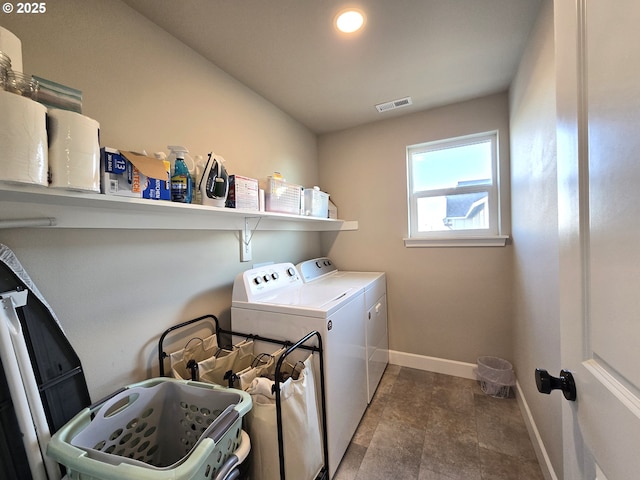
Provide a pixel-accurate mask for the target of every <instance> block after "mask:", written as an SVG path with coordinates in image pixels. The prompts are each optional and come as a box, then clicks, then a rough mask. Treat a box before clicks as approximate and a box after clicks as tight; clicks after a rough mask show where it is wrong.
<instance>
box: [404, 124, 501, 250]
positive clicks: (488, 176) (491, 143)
mask: <svg viewBox="0 0 640 480" xmlns="http://www.w3.org/2000/svg"><path fill="white" fill-rule="evenodd" d="M497 140H498V134H497V132H492V133H484V134H478V135H470V136H465V137H459V138H453V139H447V140H441V141H436V142H430V143H424V144H420V145H412V146H410V147H408V148H407V171H408V187H409V188H408V192H409V199H408V200H409V237H410V238H409V239H407V240H406V241H405V244H406V245H407V246H425V245H426V244H428V243H429V242H426V241H432V240H435V241H437V242H436V243H437V244H438V245H442V244H443V240H454V241H455V240H465V241H464V242H460V243H462V244H466V245H468V244H474V245H475V244H477V245H492V244H494V243H493V240H495V239H498V240H499V241H498V243H496V244H502V245H504V240H505V239H506V237H504V236H501V235H500V205H499V202H500V194H499V182H498V180H499V178H498V177H499V175H498V171H499V170H498V152H497ZM454 243H456V242H454Z"/></svg>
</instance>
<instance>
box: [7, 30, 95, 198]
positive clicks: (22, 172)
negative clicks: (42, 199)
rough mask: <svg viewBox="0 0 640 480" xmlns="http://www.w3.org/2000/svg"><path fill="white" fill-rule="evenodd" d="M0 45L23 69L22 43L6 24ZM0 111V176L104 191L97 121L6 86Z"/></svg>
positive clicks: (17, 67) (14, 66)
mask: <svg viewBox="0 0 640 480" xmlns="http://www.w3.org/2000/svg"><path fill="white" fill-rule="evenodd" d="M0 51H2V52H4V53H5V54H7V55H8V56H9V57H10V58H11V69H12V70H14V71H17V72H22V43H21V41H20V39H19V38H18V37H16V36H15V35H14V34H13V33H12V32H10V31H9V30H7V29H5V28H3V27H0ZM0 112H2V115H0V181H5V182H12V183H25V184H32V185H43V186H46V185H48V175H50V181H51V186H52V187H54V188H66V189H71V190H81V191H91V192H99V191H100V145H99V128H100V125H99V124H98V122H96V121H95V120H93V119H91V118H89V117H85V116H84V115H81V114H80V113H77V112H72V111H68V110H61V109H56V108H49V110H47V107H45V106H44V105H42V104H40V103H38V102H36V101H34V100H32V99H30V98H26V97H22V96H20V95H16V94H14V93H10V92H5V91H2V90H0ZM47 114H48V116H49V122H48V123H49V126H48V131H47Z"/></svg>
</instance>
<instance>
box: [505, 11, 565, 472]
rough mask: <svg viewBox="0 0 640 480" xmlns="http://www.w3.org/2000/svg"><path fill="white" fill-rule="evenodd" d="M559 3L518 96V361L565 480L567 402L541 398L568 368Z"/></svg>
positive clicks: (541, 29)
mask: <svg viewBox="0 0 640 480" xmlns="http://www.w3.org/2000/svg"><path fill="white" fill-rule="evenodd" d="M553 15H554V12H553V3H552V2H551V1H544V2H543V4H542V8H541V11H540V16H539V18H538V21H537V23H536V26H535V28H534V30H533V31H532V33H531V37H530V39H529V42H528V47H527V50H526V52H525V54H524V55H523V58H522V61H521V63H520V68H519V70H518V74H517V76H516V78H515V80H514V82H513V84H512V87H511V92H510V101H511V102H510V103H511V115H510V117H511V188H512V194H511V208H512V223H513V251H514V269H513V283H514V299H515V305H514V361H515V367H516V369H517V370H518V371H519V372H520V386H521V388H522V391H523V393H524V396H525V398H526V401H527V404H528V405H529V408H530V409H531V413H532V415H533V417H534V418H535V422H536V426H537V428H538V430H539V432H540V435H541V437H542V440H543V442H544V444H545V448H546V451H547V453H548V455H549V458H550V461H551V464H552V465H553V468H554V470H555V472H556V474H557V475H558V478H563V475H562V471H563V465H562V464H563V457H562V412H561V400H560V398H561V396H553V395H550V396H546V395H540V394H539V393H538V392H537V390H536V386H535V382H534V370H535V368H536V367H539V368H547V369H548V370H549V372H550V373H552V375H557V373H558V371H559V370H560V368H561V364H560V353H561V348H560V311H559V270H558V268H559V256H558V255H559V236H558V194H557V145H556V118H557V115H556V70H555V52H554V16H553Z"/></svg>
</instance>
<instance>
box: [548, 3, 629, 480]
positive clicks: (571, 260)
mask: <svg viewBox="0 0 640 480" xmlns="http://www.w3.org/2000/svg"><path fill="white" fill-rule="evenodd" d="M554 7H555V20H556V29H555V34H556V45H557V50H556V62H557V72H558V83H557V85H558V92H557V93H558V118H559V125H558V127H559V128H558V167H559V168H558V173H559V176H558V182H559V183H558V185H559V189H558V192H559V228H560V230H559V231H560V239H561V258H560V283H561V295H560V297H561V319H562V331H561V334H562V361H563V365H562V367H563V368H566V369H569V370H571V371H572V372H573V375H574V378H575V381H576V386H577V401H575V402H564V406H563V427H564V428H563V434H564V451H563V453H564V458H565V462H564V470H565V471H564V478H565V479H576V480H578V479H580V480H581V479H589V480H590V479H593V478H597V479H599V480H605V479H607V480H631V479H636V478H640V2H639V1H638V0H615V1H611V0H573V1H565V0H561V1H556V2H555V4H554ZM550 373H552V374H556V375H557V374H558V372H550Z"/></svg>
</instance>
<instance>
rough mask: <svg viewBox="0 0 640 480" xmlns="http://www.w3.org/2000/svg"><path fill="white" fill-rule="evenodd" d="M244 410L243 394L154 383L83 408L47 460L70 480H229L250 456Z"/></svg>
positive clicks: (196, 385) (130, 388)
mask: <svg viewBox="0 0 640 480" xmlns="http://www.w3.org/2000/svg"><path fill="white" fill-rule="evenodd" d="M250 410H251V397H250V395H248V394H246V393H245V392H241V391H238V390H231V389H228V388H224V387H220V386H216V385H210V384H205V383H201V382H192V381H185V380H176V379H170V378H152V379H149V380H146V381H143V382H139V383H135V384H133V385H129V386H127V387H124V388H122V389H120V390H118V391H116V392H115V393H114V394H112V395H111V396H109V397H107V398H106V399H103V400H101V401H99V402H97V403H96V404H94V405H92V406H90V407H88V408H86V409H84V410H82V411H81V412H80V413H78V415H76V416H75V417H74V418H73V419H72V420H71V421H69V422H68V423H67V424H66V425H65V426H63V427H62V428H61V429H60V430H58V431H57V432H56V434H55V435H54V436H53V437H52V438H51V441H50V442H49V445H48V449H47V455H49V456H50V457H52V458H53V459H55V460H56V461H57V462H59V463H60V464H61V465H64V466H65V467H66V469H67V478H69V479H70V480H121V479H131V480H147V479H149V480H151V479H153V480H162V479H165V480H169V479H172V480H178V479H180V480H192V479H193V480H232V479H235V478H238V475H239V471H238V468H237V466H238V465H239V464H241V463H242V461H243V460H244V459H245V458H246V457H247V456H248V453H249V450H250V440H249V438H248V436H247V435H246V433H244V432H243V430H242V417H243V416H244V415H245V414H246V413H247V412H248V411H250Z"/></svg>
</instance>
